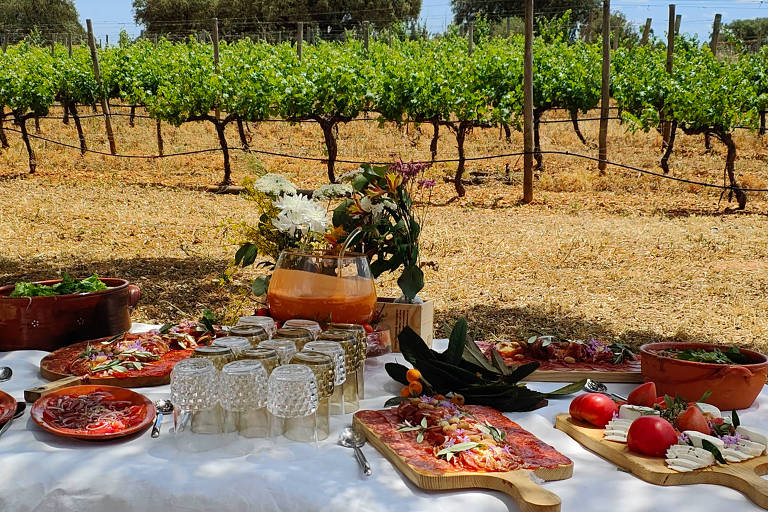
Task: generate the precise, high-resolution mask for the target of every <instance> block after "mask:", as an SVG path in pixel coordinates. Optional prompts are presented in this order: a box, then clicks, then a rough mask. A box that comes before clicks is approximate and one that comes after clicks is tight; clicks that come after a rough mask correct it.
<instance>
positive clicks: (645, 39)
mask: <svg viewBox="0 0 768 512" xmlns="http://www.w3.org/2000/svg"><path fill="white" fill-rule="evenodd" d="M651 21H652V19H651V18H646V19H645V27H644V28H643V37H642V38H641V39H640V45H641V46H645V45H646V44H648V38H649V37H650V36H651Z"/></svg>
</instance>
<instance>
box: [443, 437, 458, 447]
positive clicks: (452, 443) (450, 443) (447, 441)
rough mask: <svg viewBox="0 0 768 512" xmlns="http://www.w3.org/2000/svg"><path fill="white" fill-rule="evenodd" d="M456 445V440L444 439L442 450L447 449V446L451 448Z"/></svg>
mask: <svg viewBox="0 0 768 512" xmlns="http://www.w3.org/2000/svg"><path fill="white" fill-rule="evenodd" d="M455 444H456V440H455V439H454V438H452V437H446V438H445V442H444V443H443V448H448V447H449V446H453V445H455Z"/></svg>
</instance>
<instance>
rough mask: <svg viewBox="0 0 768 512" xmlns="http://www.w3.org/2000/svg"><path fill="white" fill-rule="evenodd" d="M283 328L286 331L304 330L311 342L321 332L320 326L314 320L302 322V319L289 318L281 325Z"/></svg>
mask: <svg viewBox="0 0 768 512" xmlns="http://www.w3.org/2000/svg"><path fill="white" fill-rule="evenodd" d="M283 327H285V328H286V329H306V330H307V331H309V333H310V335H311V336H312V339H313V340H316V339H317V335H318V334H320V333H321V332H323V330H322V329H321V328H320V324H319V323H317V322H315V321H314V320H304V319H303V318H291V319H290V320H286V321H285V323H283Z"/></svg>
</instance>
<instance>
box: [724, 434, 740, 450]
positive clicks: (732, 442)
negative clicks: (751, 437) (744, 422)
mask: <svg viewBox="0 0 768 512" xmlns="http://www.w3.org/2000/svg"><path fill="white" fill-rule="evenodd" d="M720 439H721V440H722V441H723V442H724V443H725V447H726V448H731V447H732V446H736V445H737V444H739V441H741V440H742V439H743V437H742V435H741V434H738V433H736V434H734V435H732V436H723V437H721V438H720Z"/></svg>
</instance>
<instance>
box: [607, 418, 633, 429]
mask: <svg viewBox="0 0 768 512" xmlns="http://www.w3.org/2000/svg"><path fill="white" fill-rule="evenodd" d="M633 421H634V420H622V419H620V418H613V419H612V420H611V421H609V422H608V425H611V426H618V425H621V426H624V427H627V428H629V426H630V425H632V422H633Z"/></svg>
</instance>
